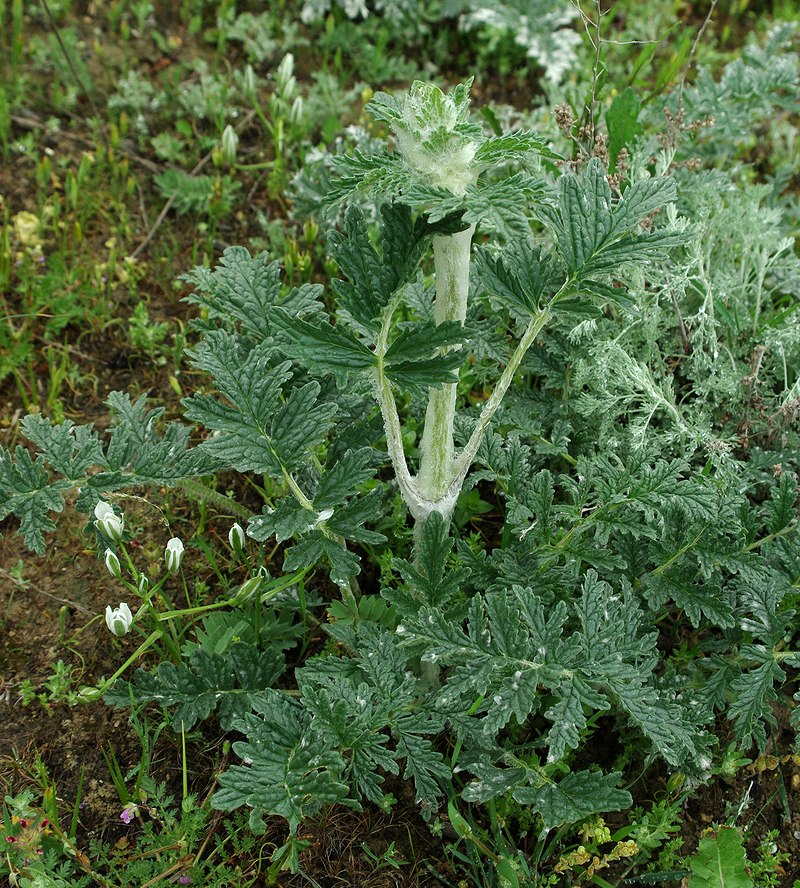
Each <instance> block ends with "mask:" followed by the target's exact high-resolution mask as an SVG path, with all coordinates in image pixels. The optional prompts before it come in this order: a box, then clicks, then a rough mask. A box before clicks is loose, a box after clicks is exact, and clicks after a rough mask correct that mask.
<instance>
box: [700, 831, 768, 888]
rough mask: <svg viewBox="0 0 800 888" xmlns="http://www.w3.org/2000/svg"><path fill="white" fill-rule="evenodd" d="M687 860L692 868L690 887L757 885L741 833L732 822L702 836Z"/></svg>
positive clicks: (737, 887) (734, 887)
mask: <svg viewBox="0 0 800 888" xmlns="http://www.w3.org/2000/svg"><path fill="white" fill-rule="evenodd" d="M687 863H688V864H689V869H690V870H691V875H690V876H689V880H688V888H753V880H752V879H751V878H750V876H749V875H748V872H747V857H746V855H745V851H744V842H743V841H742V836H741V833H740V832H739V830H738V829H735V828H734V827H732V826H722V827H720V828H719V830H718V831H717V832H716V833H713V834H712V835H710V836H706V837H705V838H704V839H701V841H700V847H699V848H698V849H697V853H696V854H694V855H693V856H692V857H690V858H689V859H688V861H687Z"/></svg>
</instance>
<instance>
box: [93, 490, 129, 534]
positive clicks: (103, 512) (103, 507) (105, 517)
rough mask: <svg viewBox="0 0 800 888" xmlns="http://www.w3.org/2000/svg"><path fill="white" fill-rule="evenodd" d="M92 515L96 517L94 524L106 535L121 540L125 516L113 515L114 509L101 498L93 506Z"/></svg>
mask: <svg viewBox="0 0 800 888" xmlns="http://www.w3.org/2000/svg"><path fill="white" fill-rule="evenodd" d="M94 517H95V518H96V519H97V520H96V521H95V522H94V524H95V527H97V528H98V529H99V530H101V531H102V532H103V533H104V534H105V535H106V536H107V537H110V538H111V539H112V540H117V541H119V540H121V539H122V532H123V531H124V530H125V516H124V515H115V514H114V509H113V508H112V507H111V506H110V505H109V504H108V503H106V502H103V500H100V502H99V503H98V504H97V505H96V506H95V507H94Z"/></svg>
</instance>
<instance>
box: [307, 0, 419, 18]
mask: <svg viewBox="0 0 800 888" xmlns="http://www.w3.org/2000/svg"><path fill="white" fill-rule="evenodd" d="M418 5H419V4H418V3H417V0H372V2H370V4H369V6H368V5H367V2H366V0H306V2H305V3H304V4H303V10H302V12H301V13H300V18H301V19H302V20H303V21H304V22H305V23H306V24H308V23H310V22H316V21H319V19H321V18H324V16H326V15H327V14H328V13H329V12H330V11H331V9H332V8H333V7H334V6H336V7H338V8H339V9H341V10H342V12H344V14H345V15H346V16H347V17H348V18H349V19H365V18H367V17H368V16H369V14H370V12H373V13H378V14H379V15H383V16H384V17H385V18H387V19H390V20H391V21H400V20H403V19H406V18H410V17H413V16H415V15H416V14H417V7H418Z"/></svg>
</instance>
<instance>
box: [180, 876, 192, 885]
mask: <svg viewBox="0 0 800 888" xmlns="http://www.w3.org/2000/svg"><path fill="white" fill-rule="evenodd" d="M178 883H179V884H180V885H191V884H192V877H191V876H181V877H180V879H178Z"/></svg>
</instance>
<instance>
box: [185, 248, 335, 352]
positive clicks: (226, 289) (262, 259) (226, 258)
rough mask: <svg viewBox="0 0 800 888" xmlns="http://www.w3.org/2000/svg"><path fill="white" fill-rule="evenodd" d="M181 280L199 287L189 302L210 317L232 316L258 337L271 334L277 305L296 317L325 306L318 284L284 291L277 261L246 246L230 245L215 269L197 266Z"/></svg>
mask: <svg viewBox="0 0 800 888" xmlns="http://www.w3.org/2000/svg"><path fill="white" fill-rule="evenodd" d="M181 280H183V281H186V282H187V283H190V284H193V285H194V287H195V288H196V290H195V292H193V293H191V294H190V295H189V296H187V297H186V301H187V302H192V303H195V304H197V305H200V306H201V307H203V308H204V309H205V310H206V311H207V312H208V314H209V317H211V318H214V319H219V320H221V321H223V322H226V321H229V320H230V319H231V318H233V319H234V320H236V321H238V323H239V329H240V330H241V332H242V333H247V334H249V335H250V336H253V337H254V338H256V339H268V338H269V337H270V336H271V335H272V332H273V331H272V324H271V313H272V309H273V308H274V307H275V306H280V307H282V308H283V309H285V310H286V311H287V312H289V314H290V315H292V316H293V317H294V316H297V315H298V314H304V315H305V314H308V313H309V312H313V311H319V310H320V309H321V308H322V303H321V302H320V301H319V297H320V295H321V293H322V287H321V286H320V285H319V284H313V285H304V286H302V287H300V288H296V289H293V290H291V291H290V292H289V293H288V294H286V295H283V294H282V293H281V282H280V267H279V265H278V263H277V262H270V260H269V256H268V254H267V253H259V255H258V256H251V255H250V253H249V252H248V251H247V250H246V249H245V248H244V247H228V248H227V249H226V250H225V252H224V253H223V254H222V258H221V259H220V264H219V265H218V266H217V267H216V268H215V269H213V270H211V269H209V268H205V267H204V266H202V265H201V266H197V267H196V268H194V269H193V270H192V271H190V272H189V273H188V274H185V275H183V277H182V278H181Z"/></svg>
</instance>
